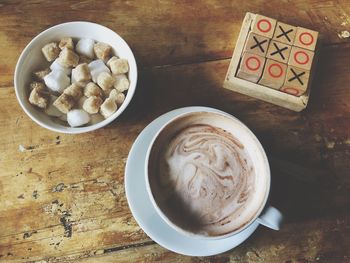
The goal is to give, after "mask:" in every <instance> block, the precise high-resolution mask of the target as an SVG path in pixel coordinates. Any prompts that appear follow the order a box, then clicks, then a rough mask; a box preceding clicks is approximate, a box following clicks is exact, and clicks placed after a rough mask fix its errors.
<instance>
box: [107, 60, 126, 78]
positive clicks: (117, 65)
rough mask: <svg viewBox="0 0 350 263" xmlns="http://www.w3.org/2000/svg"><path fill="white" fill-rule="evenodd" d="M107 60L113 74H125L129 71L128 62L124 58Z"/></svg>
mask: <svg viewBox="0 0 350 263" xmlns="http://www.w3.org/2000/svg"><path fill="white" fill-rule="evenodd" d="M108 62H109V63H108ZM108 62H107V63H108V64H109V66H110V68H111V71H112V73H113V74H125V73H127V72H128V71H129V63H128V61H127V60H126V59H122V58H117V59H113V60H109V61H108Z"/></svg>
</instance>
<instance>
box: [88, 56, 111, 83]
mask: <svg viewBox="0 0 350 263" xmlns="http://www.w3.org/2000/svg"><path fill="white" fill-rule="evenodd" d="M88 66H89V69H90V73H91V77H92V81H93V82H95V83H96V82H97V77H98V75H100V73H102V72H107V73H111V71H110V70H109V68H108V67H107V66H106V65H105V63H104V62H103V61H102V60H101V59H98V60H94V61H92V62H91V63H90V64H89V65H88Z"/></svg>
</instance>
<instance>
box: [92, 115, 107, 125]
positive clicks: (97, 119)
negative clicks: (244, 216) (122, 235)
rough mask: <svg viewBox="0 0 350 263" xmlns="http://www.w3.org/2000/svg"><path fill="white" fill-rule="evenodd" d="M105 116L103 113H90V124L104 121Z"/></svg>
mask: <svg viewBox="0 0 350 263" xmlns="http://www.w3.org/2000/svg"><path fill="white" fill-rule="evenodd" d="M103 120H104V118H103V116H102V115H101V114H99V113H96V114H91V115H90V121H89V125H94V124H96V123H99V122H101V121H103Z"/></svg>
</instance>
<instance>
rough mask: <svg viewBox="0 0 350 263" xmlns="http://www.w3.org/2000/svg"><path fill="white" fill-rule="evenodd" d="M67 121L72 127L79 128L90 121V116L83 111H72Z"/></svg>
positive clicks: (68, 114)
mask: <svg viewBox="0 0 350 263" xmlns="http://www.w3.org/2000/svg"><path fill="white" fill-rule="evenodd" d="M67 121H68V124H69V125H70V126H71V127H79V126H82V125H84V124H86V123H88V122H89V121H90V116H89V114H88V113H87V112H86V111H83V110H77V109H74V110H71V111H69V112H68V113H67Z"/></svg>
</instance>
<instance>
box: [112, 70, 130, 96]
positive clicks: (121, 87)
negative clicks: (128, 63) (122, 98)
mask: <svg viewBox="0 0 350 263" xmlns="http://www.w3.org/2000/svg"><path fill="white" fill-rule="evenodd" d="M114 78H115V82H114V88H115V89H116V90H117V91H119V92H124V91H126V90H128V89H129V85H130V82H129V80H128V77H127V76H126V75H124V74H120V75H115V76H114Z"/></svg>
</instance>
